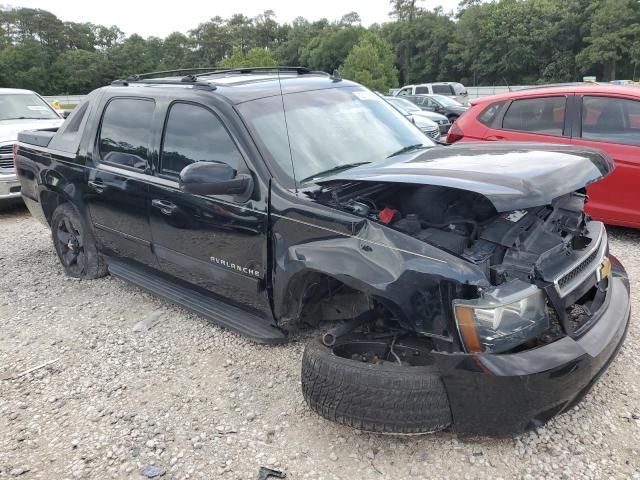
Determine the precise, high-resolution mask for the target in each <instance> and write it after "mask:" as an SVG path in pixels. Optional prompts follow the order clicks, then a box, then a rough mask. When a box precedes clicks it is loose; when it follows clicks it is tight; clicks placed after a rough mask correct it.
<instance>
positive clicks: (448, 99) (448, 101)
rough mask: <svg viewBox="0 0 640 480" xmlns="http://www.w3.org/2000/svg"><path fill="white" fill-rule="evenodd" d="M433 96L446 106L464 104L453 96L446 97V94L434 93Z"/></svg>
mask: <svg viewBox="0 0 640 480" xmlns="http://www.w3.org/2000/svg"><path fill="white" fill-rule="evenodd" d="M431 98H433V99H434V100H435V101H437V102H438V103H441V104H442V105H444V106H445V107H461V106H462V104H461V103H460V102H456V101H455V100H454V99H453V98H451V97H445V96H444V95H433V96H432V97H431Z"/></svg>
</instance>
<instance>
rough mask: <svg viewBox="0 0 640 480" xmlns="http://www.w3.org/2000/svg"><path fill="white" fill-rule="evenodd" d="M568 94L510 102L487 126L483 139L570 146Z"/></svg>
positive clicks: (569, 100)
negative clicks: (567, 144) (565, 144)
mask: <svg viewBox="0 0 640 480" xmlns="http://www.w3.org/2000/svg"><path fill="white" fill-rule="evenodd" d="M572 99H573V97H572V96H571V95H546V96H537V97H528V98H520V99H517V100H513V101H511V102H510V103H509V104H508V105H506V106H505V108H504V109H502V111H501V112H500V115H499V116H498V117H497V118H495V120H494V121H493V122H491V123H490V125H488V126H489V128H488V129H487V130H486V131H485V133H484V139H485V140H494V141H495V140H508V141H516V142H549V143H570V142H571V122H570V121H569V119H570V116H569V115H567V111H568V108H569V105H570V103H571V100H572Z"/></svg>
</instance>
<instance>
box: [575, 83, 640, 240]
mask: <svg viewBox="0 0 640 480" xmlns="http://www.w3.org/2000/svg"><path fill="white" fill-rule="evenodd" d="M572 142H573V143H574V144H576V145H585V146H588V147H594V148H599V149H600V150H604V151H605V152H607V153H608V154H609V155H610V156H611V158H613V160H614V162H615V164H616V169H615V170H614V171H613V173H612V174H611V175H609V176H608V177H607V178H605V179H604V180H601V181H600V182H596V183H595V184H593V185H591V186H589V187H588V188H587V190H588V192H589V202H588V203H587V212H588V213H590V214H591V215H593V216H594V217H596V218H597V219H599V220H604V221H605V222H606V223H611V224H614V225H627V226H634V227H637V226H638V225H640V194H639V193H638V184H639V183H640V100H637V99H634V98H627V97H622V96H619V97H615V96H603V95H585V96H584V97H582V108H581V121H580V126H579V132H577V135H575V136H574V138H573V141H572Z"/></svg>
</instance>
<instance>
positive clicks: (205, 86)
mask: <svg viewBox="0 0 640 480" xmlns="http://www.w3.org/2000/svg"><path fill="white" fill-rule="evenodd" d="M130 84H139V85H182V86H189V85H190V86H192V87H193V88H199V89H201V90H211V91H213V90H215V89H216V86H215V85H212V84H210V83H208V82H202V81H200V80H198V79H197V78H195V77H194V76H193V75H187V76H185V77H182V78H181V79H177V80H173V79H166V78H148V79H145V78H141V79H136V77H133V76H132V77H129V78H127V79H126V80H114V81H113V82H111V85H113V86H119V87H128V86H129V85H130Z"/></svg>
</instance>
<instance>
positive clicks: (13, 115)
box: [0, 93, 59, 120]
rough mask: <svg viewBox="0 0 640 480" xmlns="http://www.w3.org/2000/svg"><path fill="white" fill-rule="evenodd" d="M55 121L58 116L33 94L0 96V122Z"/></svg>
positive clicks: (5, 94) (6, 94)
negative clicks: (21, 120)
mask: <svg viewBox="0 0 640 480" xmlns="http://www.w3.org/2000/svg"><path fill="white" fill-rule="evenodd" d="M27 118H28V119H37V120H55V119H57V118H59V117H58V115H57V114H56V113H55V112H54V111H53V110H52V109H51V107H49V105H47V104H46V102H45V101H44V100H42V99H41V98H40V97H39V96H38V95H36V94H34V93H4V94H0V120H18V119H27Z"/></svg>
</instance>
